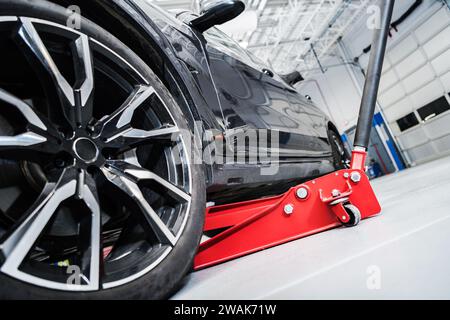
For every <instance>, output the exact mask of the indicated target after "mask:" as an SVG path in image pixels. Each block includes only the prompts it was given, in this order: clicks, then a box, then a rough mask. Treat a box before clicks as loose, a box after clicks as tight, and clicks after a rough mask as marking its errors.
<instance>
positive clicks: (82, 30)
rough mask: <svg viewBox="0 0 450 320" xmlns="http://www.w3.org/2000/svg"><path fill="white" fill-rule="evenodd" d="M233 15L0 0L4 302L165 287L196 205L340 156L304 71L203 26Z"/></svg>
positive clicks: (179, 265) (184, 253) (178, 263)
mask: <svg viewBox="0 0 450 320" xmlns="http://www.w3.org/2000/svg"><path fill="white" fill-rule="evenodd" d="M234 9H237V10H236V11H233V10H234ZM243 9H244V4H243V3H242V2H241V1H237V0H223V1H222V2H219V4H216V5H214V6H213V7H212V8H211V9H210V10H212V11H210V12H209V15H208V12H206V13H203V14H202V15H201V16H199V17H195V16H192V14H191V13H189V12H184V11H177V12H166V11H164V10H161V9H160V8H158V7H155V6H154V5H152V4H151V3H150V2H149V1H147V0H91V1H82V0H33V1H31V0H0V44H1V45H2V51H1V52H0V64H1V69H2V73H1V74H0V105H1V108H0V111H1V112H0V124H1V125H0V172H1V174H0V192H1V193H2V196H1V197H0V284H1V285H0V298H1V297H8V298H11V297H13V296H14V297H20V298H22V297H24V293H26V294H27V295H28V294H29V296H30V297H36V298H42V297H47V298H62V297H63V298H67V299H79V298H89V299H97V298H102V299H103V298H107V297H110V298H122V297H128V298H145V299H149V298H150V299H155V298H157V299H160V298H165V297H168V296H169V295H170V294H172V293H173V291H174V290H176V289H177V288H179V286H180V284H181V283H182V280H183V277H184V276H185V275H186V274H187V273H188V272H189V271H190V270H191V267H192V263H193V260H194V256H195V254H196V252H197V249H198V245H199V243H200V239H201V237H202V234H203V231H204V230H203V222H204V220H205V207H206V206H211V205H214V204H216V205H217V204H223V203H232V202H238V201H244V200H249V199H255V198H261V197H264V196H268V195H274V194H279V193H282V192H284V191H285V190H286V189H287V188H289V187H290V186H292V185H293V184H296V183H299V182H301V181H305V180H309V179H312V178H314V177H318V176H321V175H324V174H327V173H329V172H331V171H334V170H335V169H337V168H340V167H342V166H343V165H345V157H344V155H345V152H344V150H345V149H344V147H343V145H342V141H341V139H340V137H339V134H338V131H337V129H336V127H335V126H334V125H333V123H332V122H331V121H330V120H329V119H328V118H327V117H326V116H325V115H324V113H323V112H321V111H320V110H319V109H318V108H317V107H316V106H315V105H314V104H313V103H312V102H310V101H309V100H308V99H306V98H305V97H303V96H302V95H301V94H300V93H298V92H297V91H296V90H295V88H293V87H292V86H291V85H290V83H293V82H295V81H297V80H299V79H300V78H301V77H300V75H299V74H298V73H297V74H291V75H289V76H283V77H282V76H279V75H277V74H276V73H274V72H273V71H272V70H271V69H270V67H269V66H267V65H266V64H265V63H263V62H261V61H259V59H258V58H256V57H254V56H252V54H251V53H250V52H247V51H246V50H244V49H242V48H241V47H240V46H239V45H238V44H236V43H235V42H234V41H233V40H232V39H231V38H229V37H228V36H226V35H225V34H223V33H222V32H221V31H220V30H219V29H217V28H215V27H212V26H213V25H214V24H217V23H219V22H223V21H226V20H229V19H231V18H232V17H233V16H236V15H237V14H239V13H240V12H242V10H243ZM227 10H231V11H227ZM239 10H240V11H239ZM238 11H239V12H238ZM220 12H222V19H216V18H217V15H216V14H217V13H220ZM230 12H231V13H232V14H231V15H229V13H230ZM199 19H200V20H199ZM208 19H209V20H208ZM215 19H216V20H215ZM199 21H200V22H201V23H202V24H198V23H199ZM201 26H203V28H202V27H201ZM72 273H73V274H72ZM18 287H19V288H21V289H20V290H15V289H13V288H18ZM27 297H28V296H27Z"/></svg>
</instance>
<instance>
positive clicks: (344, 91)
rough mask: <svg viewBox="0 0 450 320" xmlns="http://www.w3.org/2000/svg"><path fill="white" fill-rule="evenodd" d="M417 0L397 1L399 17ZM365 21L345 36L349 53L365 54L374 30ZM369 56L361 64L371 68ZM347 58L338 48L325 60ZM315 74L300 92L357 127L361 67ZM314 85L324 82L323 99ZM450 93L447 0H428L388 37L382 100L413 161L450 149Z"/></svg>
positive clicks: (347, 126) (347, 125)
mask: <svg viewBox="0 0 450 320" xmlns="http://www.w3.org/2000/svg"><path fill="white" fill-rule="evenodd" d="M413 2H414V1H413V0H403V1H397V2H396V8H395V12H394V20H395V19H397V18H398V17H399V16H401V15H402V14H403V13H404V12H405V11H406V10H407V9H408V8H409V7H410V6H411V4H412V3H413ZM365 23H366V18H365V17H363V18H361V20H360V21H359V22H358V24H357V25H355V28H354V31H353V32H352V33H350V34H347V35H346V36H345V37H344V39H343V45H344V47H345V48H346V50H347V51H348V53H349V56H350V57H356V56H360V55H361V53H362V50H363V49H364V48H365V47H367V46H368V45H369V44H370V42H371V37H372V32H371V31H370V30H368V29H367V27H366V26H365ZM368 60H369V54H363V55H361V56H360V60H359V62H360V65H361V67H362V68H364V69H366V67H367V63H368ZM344 61H345V59H344V58H342V56H341V53H340V52H336V58H333V59H330V60H328V61H322V63H323V64H324V65H328V66H332V65H334V64H335V63H339V62H340V63H343V62H344ZM350 74H353V79H351V77H350ZM313 78H314V79H313V80H314V81H311V82H309V83H305V84H302V85H301V86H300V88H299V89H300V90H301V92H304V93H307V94H309V95H311V97H312V98H313V100H316V101H317V103H318V104H319V105H320V106H321V107H322V108H324V109H327V110H331V112H330V111H329V113H331V114H332V117H333V119H334V120H335V122H336V123H337V124H338V127H339V129H340V130H342V131H346V130H348V129H350V128H352V127H353V126H355V125H356V119H357V118H356V115H357V112H358V108H359V102H360V98H361V97H360V88H361V87H362V85H363V83H364V77H363V74H362V72H361V71H360V69H359V68H358V67H355V66H351V65H350V66H349V65H344V66H340V67H331V68H329V69H328V70H327V72H326V73H325V74H319V73H317V74H315V75H314V77H313ZM315 86H319V87H320V89H321V91H322V93H323V96H324V98H320V99H319V98H318V96H317V91H318V90H317V89H315V88H314V87H315ZM356 87H359V88H356ZM449 92H450V12H449V9H448V7H447V6H445V5H444V4H443V2H442V1H438V0H425V1H424V2H423V4H422V5H421V6H420V7H419V8H418V9H417V10H416V11H415V12H414V13H413V15H411V16H410V17H409V18H408V19H407V20H406V21H405V22H404V23H402V24H401V25H400V26H399V30H398V32H394V33H393V34H392V38H390V40H389V43H388V52H387V56H386V62H385V65H384V69H383V76H382V82H381V87H380V98H379V101H378V102H379V108H380V110H379V111H381V112H382V113H383V115H384V118H385V121H386V122H387V123H388V125H389V127H390V129H391V132H392V134H393V136H394V137H395V140H396V142H397V145H398V146H399V148H400V149H401V150H402V153H403V154H404V156H405V158H406V159H407V160H408V161H409V162H410V164H412V165H414V164H418V163H422V162H426V161H429V160H431V159H435V158H438V157H442V156H443V155H446V154H449V153H450V125H449V124H450V110H446V109H447V105H449V103H450V96H449V95H448V93H449ZM321 100H322V101H321ZM323 101H325V103H324V102H323ZM448 108H449V109H450V105H449V107H448ZM433 114H436V116H433ZM424 120H426V121H424Z"/></svg>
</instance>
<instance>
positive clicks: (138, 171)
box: [107, 160, 191, 202]
mask: <svg viewBox="0 0 450 320" xmlns="http://www.w3.org/2000/svg"><path fill="white" fill-rule="evenodd" d="M107 164H108V165H109V166H110V167H112V168H115V169H116V170H119V171H121V172H123V173H124V174H126V175H128V176H130V177H131V178H132V179H134V180H135V181H137V182H139V181H145V180H151V181H154V182H156V183H158V184H159V185H160V186H162V187H163V188H165V189H166V190H167V192H169V194H170V195H171V196H172V197H174V198H175V199H177V200H178V201H181V202H188V201H190V200H191V196H190V195H189V194H188V193H187V192H185V191H184V190H182V189H180V188H179V187H178V186H176V185H174V184H173V183H171V182H169V181H167V180H165V179H164V178H161V177H160V176H159V175H157V174H156V173H154V172H152V171H149V170H147V169H145V168H142V167H138V166H135V165H132V164H129V163H127V162H125V161H114V160H112V161H108V162H107Z"/></svg>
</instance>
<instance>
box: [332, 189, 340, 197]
mask: <svg viewBox="0 0 450 320" xmlns="http://www.w3.org/2000/svg"><path fill="white" fill-rule="evenodd" d="M331 195H332V196H333V197H339V196H340V195H341V192H340V191H339V190H337V189H334V190H333V191H331Z"/></svg>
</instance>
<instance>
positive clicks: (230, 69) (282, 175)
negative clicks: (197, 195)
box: [55, 0, 337, 203]
mask: <svg viewBox="0 0 450 320" xmlns="http://www.w3.org/2000/svg"><path fill="white" fill-rule="evenodd" d="M55 2H56V3H59V4H62V5H69V2H70V4H76V5H78V6H79V7H80V8H81V12H83V14H84V15H86V16H87V17H88V18H89V19H90V20H93V21H94V22H96V23H99V24H100V25H101V26H104V27H105V28H106V29H107V30H108V31H110V32H112V33H113V34H114V35H115V36H117V37H118V38H119V39H120V40H122V41H123V42H125V43H126V44H127V45H129V46H130V47H132V48H133V47H136V44H132V42H135V41H133V40H134V39H135V38H138V39H139V42H138V43H139V46H140V47H141V48H139V49H140V50H136V49H135V51H137V52H139V53H140V56H141V58H143V59H144V60H145V61H150V62H151V64H152V66H155V68H154V70H155V72H156V74H157V75H158V76H160V78H162V79H163V80H165V84H166V85H167V86H168V87H169V88H170V91H171V92H178V93H177V94H176V95H175V96H176V97H177V98H178V101H177V102H178V103H179V104H180V105H182V106H183V107H184V108H186V109H189V114H190V115H191V119H190V125H191V127H192V128H193V127H194V124H195V122H196V121H197V122H198V121H200V123H201V126H202V129H203V130H208V131H210V132H213V133H215V134H213V136H215V137H217V136H220V135H223V136H225V137H227V136H228V137H229V136H231V135H233V134H234V133H235V131H236V130H239V131H243V132H246V131H248V130H255V129H256V130H267V131H268V132H269V134H270V132H275V131H276V133H277V134H278V135H279V138H280V139H279V143H280V145H279V150H277V152H278V156H279V167H278V170H277V172H276V173H275V174H271V175H261V174H260V172H261V166H262V165H261V164H258V163H253V164H249V163H247V164H242V163H241V164H240V163H235V162H234V163H227V162H226V161H225V163H223V164H217V163H213V164H209V165H208V168H207V186H208V188H207V191H208V199H209V200H210V201H212V202H215V203H223V202H229V201H237V200H242V199H248V198H254V197H258V196H261V194H262V191H264V192H265V194H270V193H272V194H273V193H279V192H282V191H283V190H285V189H286V187H288V186H290V185H292V183H296V182H299V181H301V180H306V179H310V178H312V177H316V176H320V175H323V174H326V173H329V172H331V171H333V170H334V169H335V168H334V166H333V160H332V150H331V145H330V142H329V141H328V135H327V131H328V130H329V129H332V130H335V131H337V129H336V127H335V126H334V125H333V123H332V122H331V121H330V120H329V119H328V118H327V116H326V115H325V114H324V113H323V112H322V111H321V110H320V109H319V108H318V107H317V106H315V105H314V103H312V102H311V101H309V100H308V99H306V98H305V97H304V96H303V95H302V94H300V93H299V92H298V91H297V90H296V89H295V88H293V87H292V86H290V85H289V84H287V83H286V82H285V81H284V80H283V79H282V78H281V77H280V76H279V75H277V74H276V73H274V72H273V71H271V70H270V67H269V66H267V65H266V64H264V63H263V62H261V61H259V60H258V59H257V58H255V57H254V56H253V55H252V54H251V53H249V52H248V51H246V50H245V49H243V48H241V47H240V46H239V45H238V44H237V43H235V42H234V41H233V40H232V39H231V38H229V37H228V36H226V35H225V34H224V33H222V32H221V31H220V30H218V29H217V28H211V29H210V30H207V31H206V32H205V33H204V34H201V33H199V32H197V31H196V30H195V29H193V28H192V27H190V26H189V25H188V24H187V23H185V22H183V21H181V20H180V19H178V18H177V17H176V15H175V14H172V13H169V12H166V11H164V10H163V9H161V8H159V7H157V6H155V5H153V4H152V3H151V2H149V1H146V0H125V1H117V0H112V1H101V0H94V1H89V3H87V2H84V1H69V2H67V1H59V0H58V1H55ZM65 2H67V3H65ZM101 12H103V14H101ZM106 12H107V13H106ZM103 15H108V18H107V19H105V17H104V16H103ZM111 22H112V23H111ZM119 23H120V24H121V26H118V24H119ZM123 25H125V26H126V27H125V28H126V29H127V30H128V31H130V33H127V34H123ZM116 26H117V27H116ZM145 42H146V43H145ZM155 44H156V45H157V49H155ZM146 47H147V48H149V50H148V51H146ZM150 48H151V50H150ZM133 49H134V48H133ZM158 49H159V50H158ZM155 50H156V51H157V52H155ZM210 136H211V135H209V137H210ZM205 140H206V141H205ZM228 140H230V139H227V141H228ZM209 143H211V140H208V136H206V137H204V139H203V145H204V146H205V145H208V144H209ZM280 188H281V189H280ZM236 190H239V192H238V193H237V192H236ZM236 194H238V195H236Z"/></svg>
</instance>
